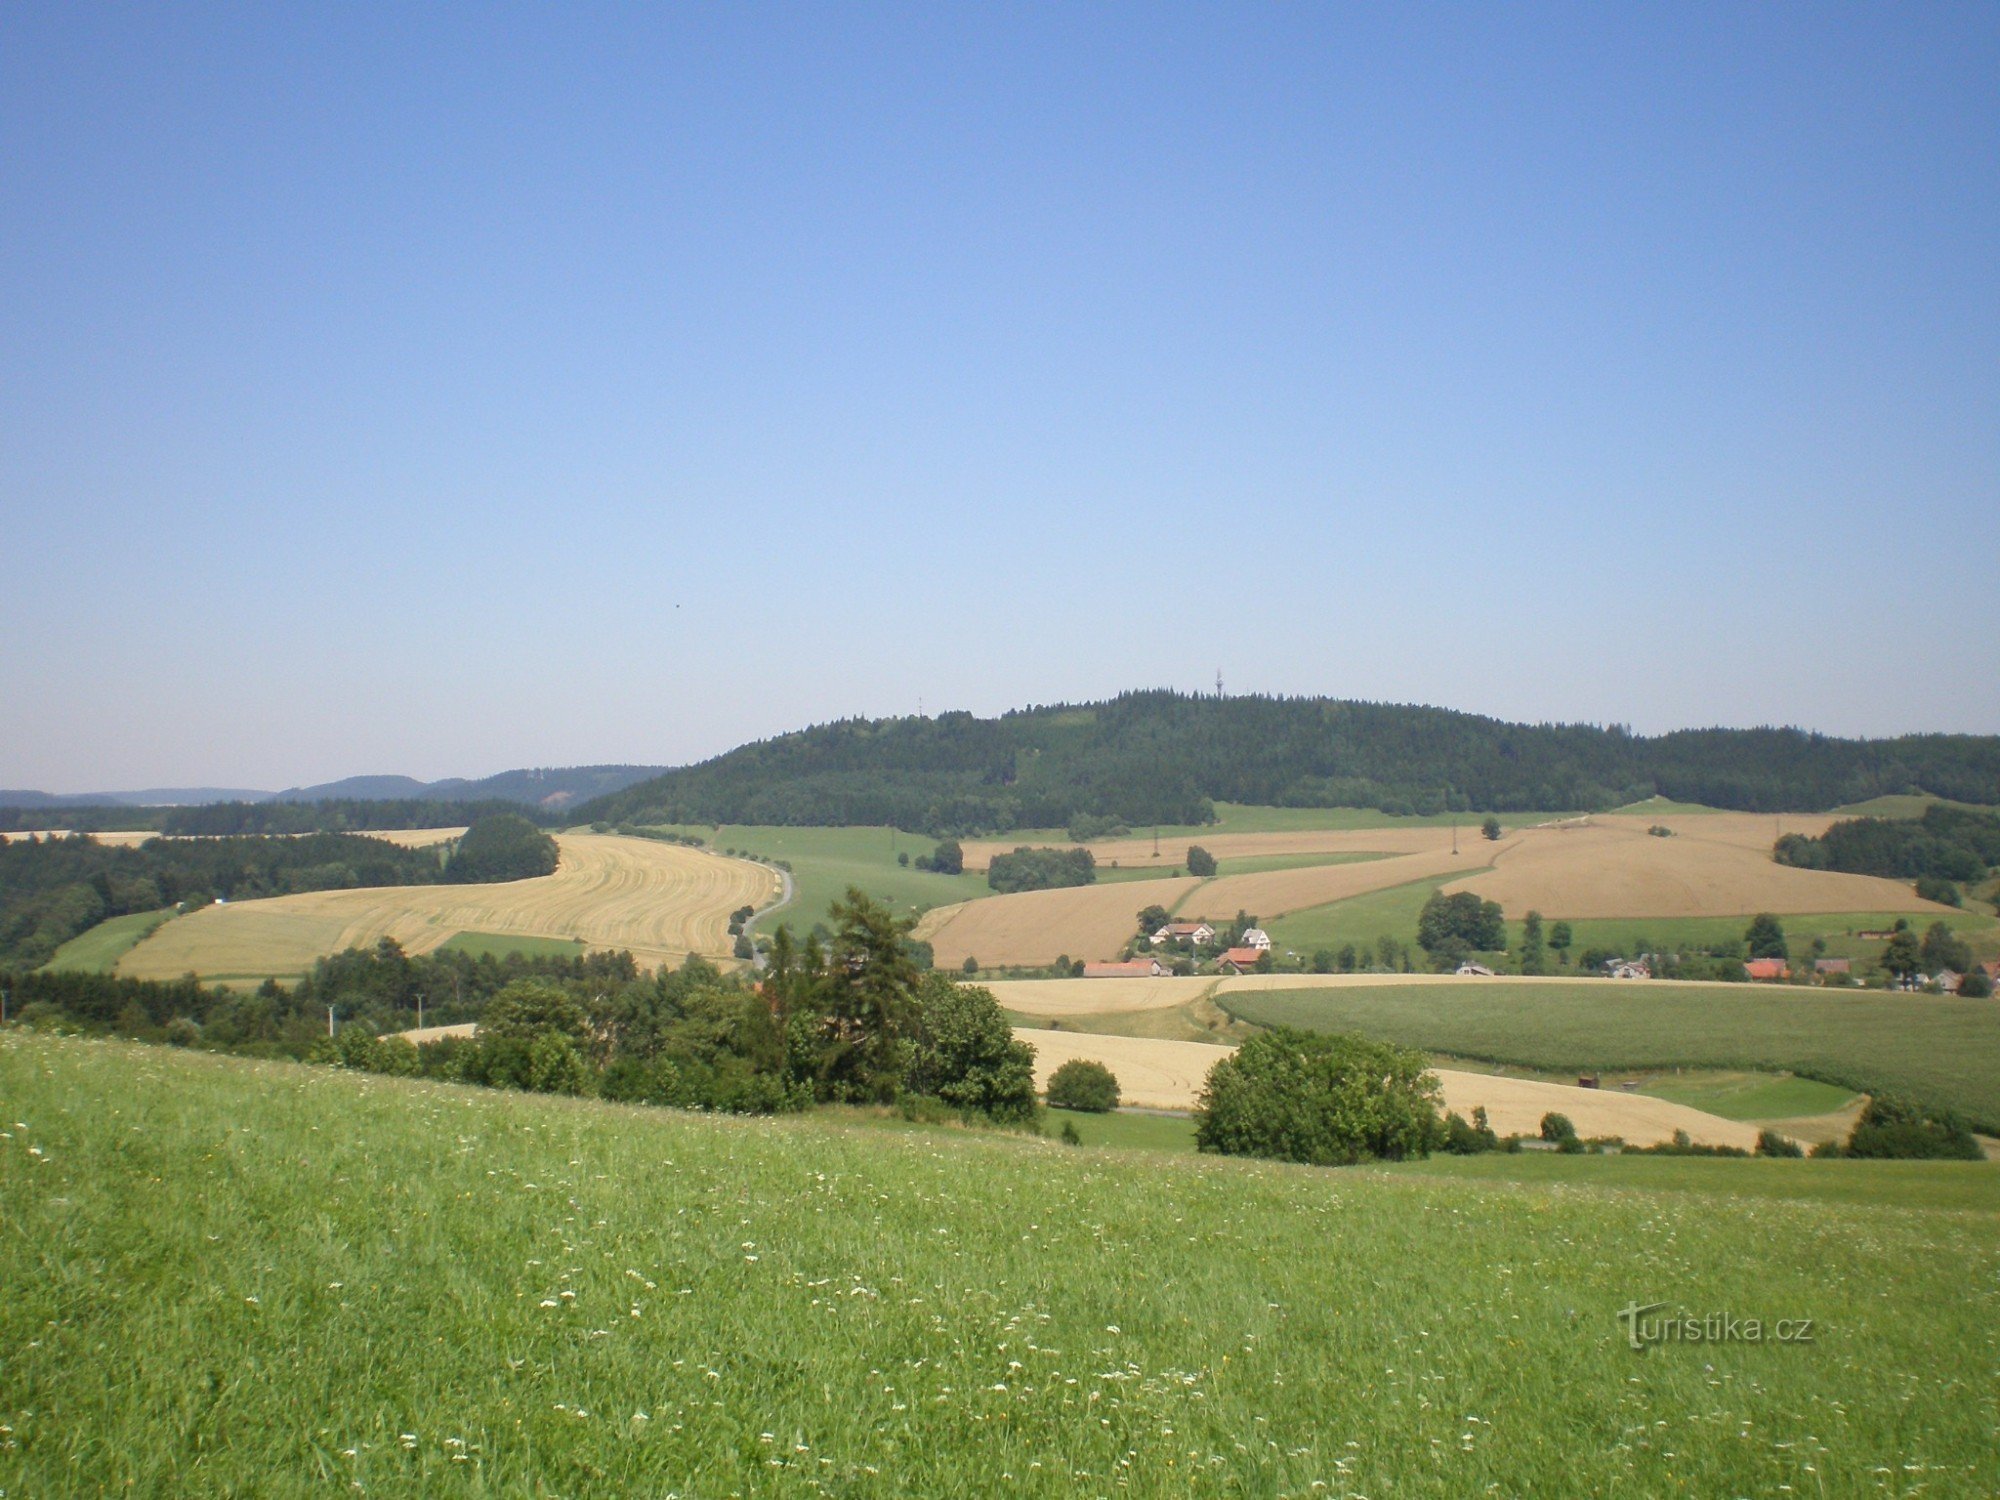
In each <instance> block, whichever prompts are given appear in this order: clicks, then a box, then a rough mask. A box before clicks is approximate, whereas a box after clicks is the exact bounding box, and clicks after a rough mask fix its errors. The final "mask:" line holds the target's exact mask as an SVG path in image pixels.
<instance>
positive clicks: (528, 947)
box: [437, 932, 584, 958]
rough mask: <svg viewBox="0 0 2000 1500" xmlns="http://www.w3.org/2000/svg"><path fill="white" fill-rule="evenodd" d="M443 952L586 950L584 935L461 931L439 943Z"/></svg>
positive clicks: (566, 954) (568, 953)
mask: <svg viewBox="0 0 2000 1500" xmlns="http://www.w3.org/2000/svg"><path fill="white" fill-rule="evenodd" d="M437 951H438V952H440V953H465V954H469V955H471V956H472V957H473V958H488V957H491V958H505V957H506V956H507V955H508V954H510V953H519V954H521V955H523V956H524V957H527V958H574V957H576V956H577V955H578V954H579V953H582V952H583V951H584V943H583V940H582V939H581V938H553V937H523V936H521V935H520V934H519V933H513V932H460V933H454V934H453V935H452V936H451V937H448V938H446V939H445V940H444V941H443V942H442V943H440V944H438V950H437Z"/></svg>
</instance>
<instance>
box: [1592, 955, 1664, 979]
mask: <svg viewBox="0 0 2000 1500" xmlns="http://www.w3.org/2000/svg"><path fill="white" fill-rule="evenodd" d="M1604 972H1605V973H1607V974H1609V975H1610V976H1611V977H1612V978H1613V979H1651V978H1652V977H1653V970H1652V967H1651V966H1650V965H1649V964H1647V962H1646V961H1645V960H1644V959H1643V958H1639V959H1629V958H1621V959H1619V960H1617V961H1616V962H1614V963H1608V964H1606V965H1605V966H1604Z"/></svg>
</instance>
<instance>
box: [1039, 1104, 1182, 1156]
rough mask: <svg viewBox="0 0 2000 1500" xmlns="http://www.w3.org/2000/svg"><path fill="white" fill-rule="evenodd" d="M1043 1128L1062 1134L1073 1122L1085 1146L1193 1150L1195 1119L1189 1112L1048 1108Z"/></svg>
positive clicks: (1134, 1149) (1149, 1149) (1052, 1134)
mask: <svg viewBox="0 0 2000 1500" xmlns="http://www.w3.org/2000/svg"><path fill="white" fill-rule="evenodd" d="M1046 1116H1047V1118H1046V1120H1045V1122H1044V1125H1043V1130H1044V1131H1045V1132H1046V1133H1047V1134H1048V1135H1050V1136H1053V1137H1060V1136H1061V1134H1062V1128H1063V1126H1064V1125H1065V1124H1069V1125H1074V1126H1075V1127H1076V1133H1077V1134H1078V1135H1080V1136H1082V1137H1083V1144H1084V1145H1086V1146H1112V1147H1117V1148H1119V1149H1121V1150H1128V1151H1192V1150H1194V1121H1193V1120H1192V1119H1190V1118H1189V1117H1188V1116H1186V1115H1154V1114H1139V1113H1137V1112H1136V1111H1133V1110H1122V1109H1121V1110H1113V1111H1112V1112H1111V1113H1110V1114H1103V1115H1098V1114H1089V1113H1086V1112H1084V1111H1082V1110H1074V1109H1051V1110H1048V1111H1046Z"/></svg>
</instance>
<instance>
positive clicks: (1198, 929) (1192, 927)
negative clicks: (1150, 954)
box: [1153, 922, 1215, 944]
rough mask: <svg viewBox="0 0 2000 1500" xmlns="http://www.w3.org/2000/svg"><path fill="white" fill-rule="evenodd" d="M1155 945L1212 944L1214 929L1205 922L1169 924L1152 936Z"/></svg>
mask: <svg viewBox="0 0 2000 1500" xmlns="http://www.w3.org/2000/svg"><path fill="white" fill-rule="evenodd" d="M1153 941H1154V942H1156V943H1182V942H1186V943H1196V944H1200V943H1212V942H1214V941H1215V929H1214V928H1213V927H1211V926H1209V925H1208V923H1206V922H1169V923H1167V925H1166V926H1164V927H1162V928H1161V929H1160V930H1159V931H1158V932H1156V933H1154V934H1153Z"/></svg>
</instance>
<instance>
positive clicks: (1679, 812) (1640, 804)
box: [1611, 797, 1722, 818]
mask: <svg viewBox="0 0 2000 1500" xmlns="http://www.w3.org/2000/svg"><path fill="white" fill-rule="evenodd" d="M1721 811H1722V809H1721V808H1719V807H1709V806H1708V805H1707V804H1705V803H1701V802H1676V801H1674V799H1673V798H1671V797H1644V798H1641V799H1640V800H1639V801H1637V802H1628V803H1626V804H1625V805H1624V806H1623V807H1614V808H1612V809H1611V813H1612V815H1614V816H1617V817H1626V818H1665V817H1675V818H1699V817H1702V816H1704V815H1706V814H1708V813H1714V812H1721Z"/></svg>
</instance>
